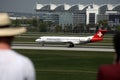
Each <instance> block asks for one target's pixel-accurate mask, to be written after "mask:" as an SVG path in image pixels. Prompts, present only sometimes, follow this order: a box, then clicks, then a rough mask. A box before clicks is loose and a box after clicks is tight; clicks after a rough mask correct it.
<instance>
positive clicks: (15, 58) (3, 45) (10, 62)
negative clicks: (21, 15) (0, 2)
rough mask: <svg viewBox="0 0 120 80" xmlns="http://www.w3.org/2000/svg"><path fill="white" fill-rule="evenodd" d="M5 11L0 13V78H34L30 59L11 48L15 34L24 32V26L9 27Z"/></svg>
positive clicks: (13, 79)
mask: <svg viewBox="0 0 120 80" xmlns="http://www.w3.org/2000/svg"><path fill="white" fill-rule="evenodd" d="M10 25H11V20H10V18H9V15H8V14H7V13H0V80H35V69H34V65H33V63H32V61H31V60H30V59H29V58H27V57H25V56H23V55H21V54H19V53H17V52H15V51H14V50H12V49H11V42H12V41H13V39H14V36H15V35H19V34H22V33H24V32H26V28H25V27H16V28H13V27H10Z"/></svg>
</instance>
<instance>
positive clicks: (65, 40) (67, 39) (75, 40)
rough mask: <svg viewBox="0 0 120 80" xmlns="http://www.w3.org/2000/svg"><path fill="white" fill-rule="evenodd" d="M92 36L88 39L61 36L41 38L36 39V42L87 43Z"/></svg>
mask: <svg viewBox="0 0 120 80" xmlns="http://www.w3.org/2000/svg"><path fill="white" fill-rule="evenodd" d="M92 37H93V36H88V37H61V36H42V37H40V38H38V39H36V42H45V43H73V44H80V43H87V42H89V41H90V39H92Z"/></svg>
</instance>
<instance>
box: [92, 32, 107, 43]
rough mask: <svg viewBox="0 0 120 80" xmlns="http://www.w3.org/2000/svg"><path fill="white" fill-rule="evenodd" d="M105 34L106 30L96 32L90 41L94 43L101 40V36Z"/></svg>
mask: <svg viewBox="0 0 120 80" xmlns="http://www.w3.org/2000/svg"><path fill="white" fill-rule="evenodd" d="M106 32H107V30H98V32H97V33H96V34H95V35H94V36H93V37H92V39H91V40H90V41H91V42H96V41H101V40H103V36H104V34H105V33H106Z"/></svg>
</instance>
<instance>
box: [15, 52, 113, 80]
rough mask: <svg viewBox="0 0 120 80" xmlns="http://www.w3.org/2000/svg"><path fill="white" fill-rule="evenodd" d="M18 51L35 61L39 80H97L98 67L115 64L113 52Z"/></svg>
mask: <svg viewBox="0 0 120 80" xmlns="http://www.w3.org/2000/svg"><path fill="white" fill-rule="evenodd" d="M17 51H18V52H20V53H22V54H23V55H25V56H28V57H29V58H30V59H31V60H32V61H33V63H34V65H35V69H36V73H37V74H36V76H37V80H96V75H97V70H98V67H99V66H100V65H102V64H111V63H112V62H113V53H112V52H86V51H56V50H54V51H53V50H17Z"/></svg>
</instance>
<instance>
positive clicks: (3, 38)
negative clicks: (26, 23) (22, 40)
mask: <svg viewBox="0 0 120 80" xmlns="http://www.w3.org/2000/svg"><path fill="white" fill-rule="evenodd" d="M24 32H26V28H25V27H15V28H14V27H11V20H10V17H9V15H8V14H7V13H0V43H3V42H4V43H8V44H10V43H11V41H12V40H13V38H14V36H16V35H19V34H22V33H24Z"/></svg>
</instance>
